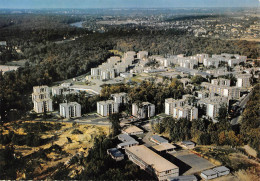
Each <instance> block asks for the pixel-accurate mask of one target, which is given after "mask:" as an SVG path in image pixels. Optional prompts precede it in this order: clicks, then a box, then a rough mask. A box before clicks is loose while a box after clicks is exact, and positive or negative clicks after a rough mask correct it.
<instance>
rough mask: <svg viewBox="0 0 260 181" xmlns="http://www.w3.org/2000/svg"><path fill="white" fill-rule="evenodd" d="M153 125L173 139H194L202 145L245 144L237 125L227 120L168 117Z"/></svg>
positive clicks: (160, 132) (156, 130)
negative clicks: (214, 120)
mask: <svg viewBox="0 0 260 181" xmlns="http://www.w3.org/2000/svg"><path fill="white" fill-rule="evenodd" d="M152 126H153V130H154V131H155V132H157V133H159V134H162V133H164V134H167V135H168V136H169V139H170V140H172V141H183V140H190V139H192V140H194V141H195V142H196V143H198V144H202V145H210V144H216V145H232V146H239V145H241V144H243V139H242V136H241V134H239V131H238V130H237V127H235V126H234V127H232V126H230V123H229V122H226V121H220V122H218V123H213V122H212V121H209V120H207V119H197V120H193V121H192V122H191V121H189V120H187V119H179V120H176V119H174V118H172V117H167V118H164V119H163V120H162V122H160V123H156V124H154V125H152Z"/></svg>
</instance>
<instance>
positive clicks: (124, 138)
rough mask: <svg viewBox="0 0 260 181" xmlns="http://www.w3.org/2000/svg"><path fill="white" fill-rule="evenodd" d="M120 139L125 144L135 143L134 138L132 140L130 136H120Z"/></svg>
mask: <svg viewBox="0 0 260 181" xmlns="http://www.w3.org/2000/svg"><path fill="white" fill-rule="evenodd" d="M118 139H119V140H121V141H123V142H129V141H135V139H134V138H132V137H131V136H129V135H127V134H120V135H118Z"/></svg>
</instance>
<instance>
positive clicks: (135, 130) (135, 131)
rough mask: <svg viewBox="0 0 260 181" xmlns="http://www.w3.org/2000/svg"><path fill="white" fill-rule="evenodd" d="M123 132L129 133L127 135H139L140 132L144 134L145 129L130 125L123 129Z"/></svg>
mask: <svg viewBox="0 0 260 181" xmlns="http://www.w3.org/2000/svg"><path fill="white" fill-rule="evenodd" d="M122 133H124V134H127V135H138V134H143V133H144V131H143V130H142V129H140V128H138V127H137V126H130V127H128V128H126V129H125V130H123V131H122Z"/></svg>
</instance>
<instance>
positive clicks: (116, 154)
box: [107, 148, 124, 157]
mask: <svg viewBox="0 0 260 181" xmlns="http://www.w3.org/2000/svg"><path fill="white" fill-rule="evenodd" d="M107 151H108V152H109V153H110V154H111V155H113V156H114V157H122V156H124V154H123V153H121V151H119V150H118V149H117V148H110V149H108V150H107Z"/></svg>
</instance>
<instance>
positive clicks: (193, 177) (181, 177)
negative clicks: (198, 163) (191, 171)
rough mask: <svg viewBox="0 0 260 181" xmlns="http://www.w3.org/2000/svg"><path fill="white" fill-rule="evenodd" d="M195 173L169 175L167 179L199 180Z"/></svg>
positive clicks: (169, 180) (175, 180)
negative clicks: (176, 175)
mask: <svg viewBox="0 0 260 181" xmlns="http://www.w3.org/2000/svg"><path fill="white" fill-rule="evenodd" d="M197 180H198V179H197V177H196V176H195V175H182V176H178V177H168V179H167V181H197Z"/></svg>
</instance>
